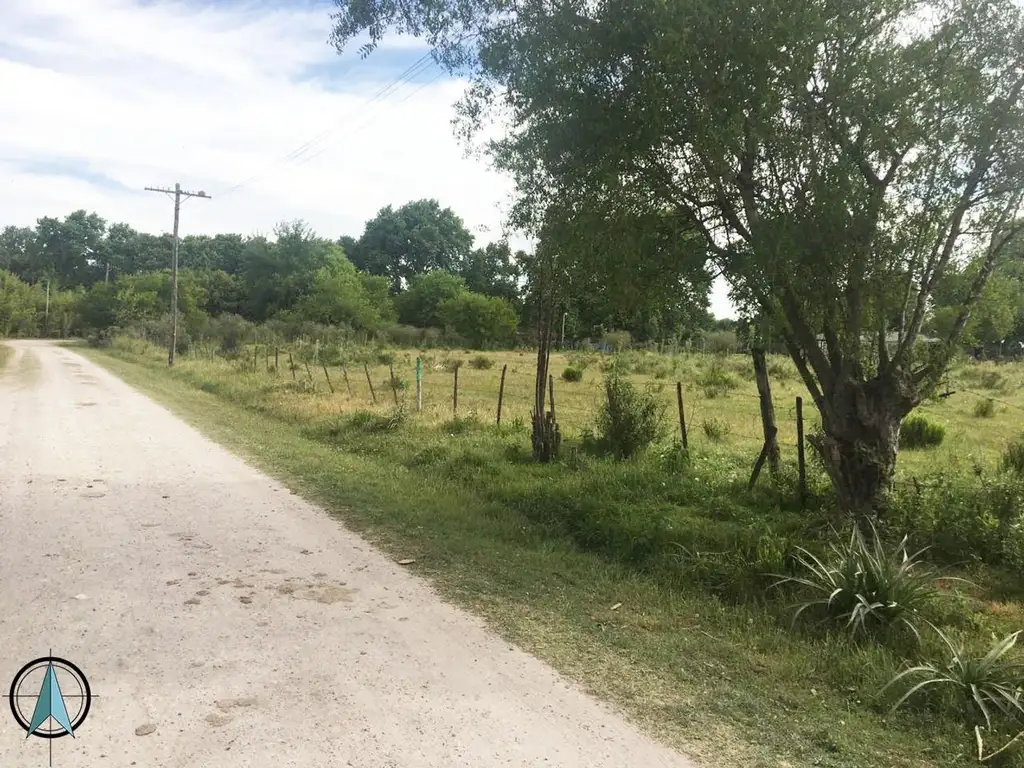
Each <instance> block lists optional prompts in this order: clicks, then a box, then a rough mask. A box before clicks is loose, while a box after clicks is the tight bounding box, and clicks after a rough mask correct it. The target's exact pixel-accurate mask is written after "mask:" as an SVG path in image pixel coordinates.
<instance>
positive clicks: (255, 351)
mask: <svg viewBox="0 0 1024 768" xmlns="http://www.w3.org/2000/svg"><path fill="white" fill-rule="evenodd" d="M259 355H260V345H259V344H253V345H252V372H253V373H256V366H257V365H259Z"/></svg>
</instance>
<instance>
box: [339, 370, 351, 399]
mask: <svg viewBox="0 0 1024 768" xmlns="http://www.w3.org/2000/svg"><path fill="white" fill-rule="evenodd" d="M341 375H342V376H344V377H345V389H347V390H348V396H349V397H352V385H351V384H350V383H349V381H348V368H346V367H345V364H344V363H342V364H341Z"/></svg>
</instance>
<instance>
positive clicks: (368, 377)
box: [363, 363, 377, 405]
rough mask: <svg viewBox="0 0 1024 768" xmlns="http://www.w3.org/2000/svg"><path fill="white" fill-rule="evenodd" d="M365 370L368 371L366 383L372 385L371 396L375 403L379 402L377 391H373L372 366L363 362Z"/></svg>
mask: <svg viewBox="0 0 1024 768" xmlns="http://www.w3.org/2000/svg"><path fill="white" fill-rule="evenodd" d="M363 371H364V372H365V373H366V383H367V384H369V385H370V397H372V398H373V404H374V405H376V404H377V393H376V392H374V391H373V380H372V379H371V378H370V368H369V366H367V365H366V363H363Z"/></svg>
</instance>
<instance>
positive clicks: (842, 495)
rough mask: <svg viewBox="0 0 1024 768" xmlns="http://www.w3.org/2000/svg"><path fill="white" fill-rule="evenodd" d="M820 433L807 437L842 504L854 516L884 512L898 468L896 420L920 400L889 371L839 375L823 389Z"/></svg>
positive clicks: (913, 389) (909, 386)
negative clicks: (885, 373)
mask: <svg viewBox="0 0 1024 768" xmlns="http://www.w3.org/2000/svg"><path fill="white" fill-rule="evenodd" d="M825 397H826V399H827V400H828V405H829V407H828V408H826V409H824V410H823V411H822V434H821V435H818V436H815V437H814V438H811V442H812V444H813V445H814V447H815V448H816V449H817V451H818V453H819V455H820V456H821V458H822V460H823V462H824V465H825V470H826V471H827V472H828V475H829V477H830V479H831V480H832V485H833V487H834V488H835V491H836V495H837V497H838V501H839V505H840V507H841V508H842V509H843V510H844V511H846V512H848V513H850V514H851V515H853V516H855V517H857V518H861V519H864V518H874V517H878V516H882V515H884V513H885V509H886V506H887V501H888V495H889V491H890V490H891V488H892V481H893V476H894V473H895V470H896V454H897V452H898V450H899V438H900V424H901V423H902V422H903V419H904V418H905V417H906V415H907V414H908V413H910V411H911V410H912V409H913V408H914V406H916V405H917V403H918V397H917V393H916V388H915V387H913V385H912V382H908V381H905V380H901V379H897V378H895V377H891V376H887V377H885V378H882V379H879V378H874V379H869V380H868V381H856V380H854V379H853V378H851V377H837V385H836V387H835V388H834V389H833V390H832V391H831V392H828V393H826V394H825Z"/></svg>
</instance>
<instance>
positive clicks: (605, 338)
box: [601, 331, 633, 352]
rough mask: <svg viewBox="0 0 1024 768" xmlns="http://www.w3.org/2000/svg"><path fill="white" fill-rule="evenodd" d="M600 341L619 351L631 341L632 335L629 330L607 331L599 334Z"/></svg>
mask: <svg viewBox="0 0 1024 768" xmlns="http://www.w3.org/2000/svg"><path fill="white" fill-rule="evenodd" d="M601 343H602V344H604V345H605V346H608V347H611V348H612V350H614V351H615V352H621V351H622V350H623V349H626V348H628V347H629V345H630V344H632V343H633V337H632V336H631V335H630V333H629V331H607V332H606V333H603V334H602V335H601Z"/></svg>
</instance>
